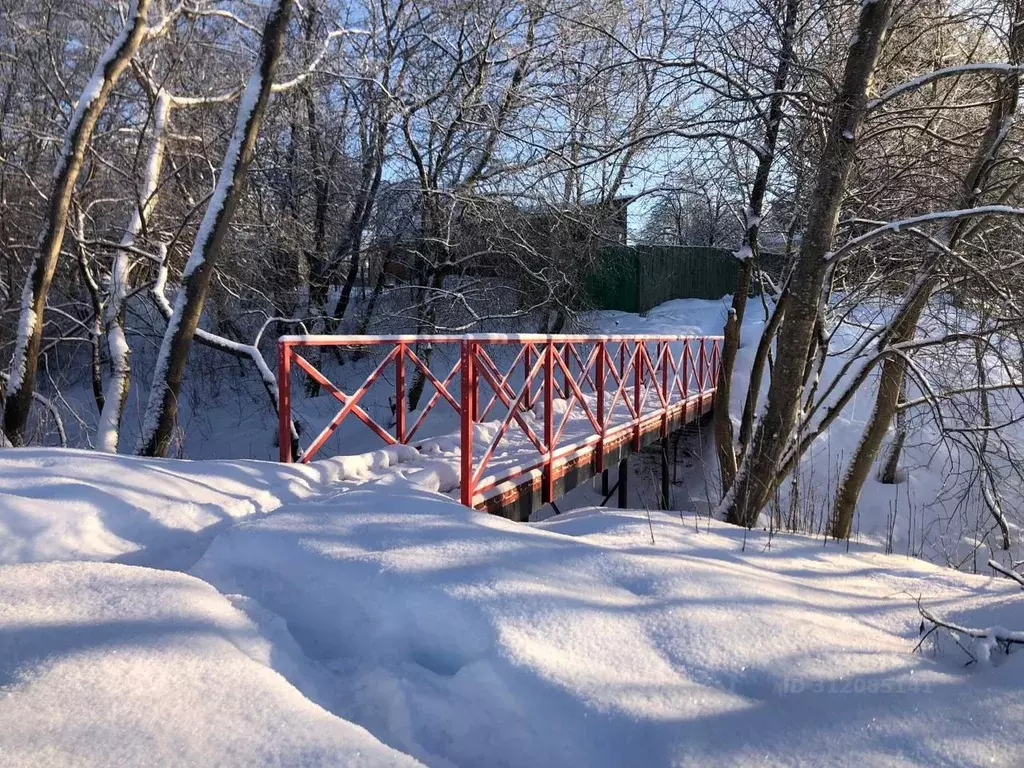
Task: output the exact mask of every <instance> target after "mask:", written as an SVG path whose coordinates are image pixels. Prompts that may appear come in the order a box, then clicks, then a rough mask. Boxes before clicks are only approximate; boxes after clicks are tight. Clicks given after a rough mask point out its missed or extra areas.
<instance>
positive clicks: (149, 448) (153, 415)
mask: <svg viewBox="0 0 1024 768" xmlns="http://www.w3.org/2000/svg"><path fill="white" fill-rule="evenodd" d="M293 4H294V0H278V2H277V3H276V4H275V5H274V6H273V7H272V8H271V10H270V15H269V16H268V18H267V22H266V25H265V26H264V28H263V38H262V42H261V45H260V53H259V57H258V59H257V62H256V68H255V70H254V71H253V74H252V76H251V77H250V78H249V83H248V85H246V88H245V93H243V95H242V101H241V103H240V104H239V107H238V115H237V116H236V118H235V129H234V133H233V135H232V137H231V143H230V145H229V146H228V150H227V153H226V154H225V156H224V165H223V167H222V168H221V173H220V177H219V178H218V179H217V186H216V189H215V190H214V193H213V197H212V199H211V200H210V204H209V205H208V206H207V209H206V213H205V215H204V216H203V222H202V224H201V225H200V227H199V232H198V234H197V235H196V240H195V243H194V245H193V247H192V253H191V255H190V256H189V260H188V263H187V264H186V265H185V271H184V273H183V274H182V279H181V288H180V289H179V290H178V294H177V297H176V298H175V301H174V314H173V315H172V316H171V320H170V321H169V322H168V323H167V329H166V330H165V331H164V338H163V342H162V344H161V345H160V353H159V355H158V357H157V363H156V369H155V371H154V374H153V385H152V387H151V388H150V393H149V403H148V405H147V406H146V417H145V421H144V423H143V427H142V434H141V436H140V437H139V444H138V446H137V448H136V453H139V454H141V455H144V456H164V455H166V453H167V449H168V447H169V446H170V442H171V436H172V433H173V430H174V424H175V420H176V417H177V411H178V393H179V391H180V389H181V382H182V378H183V377H184V373H185V363H186V361H187V359H188V353H189V349H190V348H191V345H192V339H193V337H194V335H195V332H196V327H197V326H198V325H199V318H200V316H201V315H202V312H203V304H204V302H205V300H206V295H207V293H208V292H209V288H210V281H211V279H212V277H213V268H214V265H215V263H216V260H217V255H218V253H219V251H220V247H221V244H222V243H223V241H224V237H225V236H226V235H227V232H228V229H229V227H230V224H231V217H232V215H233V213H234V210H235V206H236V205H237V204H238V198H239V197H240V195H241V191H242V185H243V183H244V181H245V174H246V171H247V170H248V167H249V162H250V160H251V159H252V153H253V149H254V148H255V145H256V137H257V135H258V134H259V129H260V124H261V122H262V120H263V114H264V112H265V111H266V106H267V102H268V100H269V99H270V91H271V86H272V84H273V77H274V70H275V69H276V68H277V62H278V59H279V58H280V54H281V49H282V45H283V42H284V36H285V31H286V29H287V27H288V16H289V14H290V13H291V9H292V5H293Z"/></svg>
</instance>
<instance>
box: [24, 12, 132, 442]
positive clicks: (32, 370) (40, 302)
mask: <svg viewBox="0 0 1024 768" xmlns="http://www.w3.org/2000/svg"><path fill="white" fill-rule="evenodd" d="M149 6H150V0H132V2H131V4H130V6H129V9H128V17H127V19H126V20H125V23H124V27H123V28H122V29H121V32H120V34H119V35H118V36H117V38H115V39H114V41H113V42H112V43H111V44H110V45H109V46H108V47H107V49H106V51H104V53H103V55H102V56H101V57H100V60H99V61H98V62H97V63H96V67H95V69H94V70H93V72H92V77H90V78H89V82H88V84H87V85H86V86H85V90H83V91H82V93H81V95H80V97H79V99H78V104H77V106H76V107H75V111H74V113H73V114H72V116H71V122H70V123H69V124H68V128H67V132H66V133H65V136H64V146H63V148H62V150H61V154H60V158H59V159H58V161H57V167H56V168H55V169H54V173H53V179H54V181H53V187H52V191H51V193H50V199H49V201H48V203H47V208H46V216H45V219H44V222H43V230H42V234H41V235H40V237H39V247H38V249H37V250H36V254H35V258H34V259H33V260H32V264H31V265H30V266H29V270H28V274H27V275H26V276H25V287H24V289H23V291H22V295H21V315H20V321H19V324H18V338H17V342H16V344H15V347H14V356H13V357H12V359H11V368H10V374H9V376H8V382H7V396H6V400H5V404H4V431H5V432H6V433H7V437H8V438H9V439H10V441H11V442H12V443H13V444H14V445H23V444H24V442H25V426H26V424H27V423H28V414H29V409H30V407H31V405H32V395H33V393H34V392H35V381H36V370H37V368H38V365H39V348H40V346H41V344H42V339H43V316H44V313H45V310H46V294H47V293H48V292H49V290H50V283H51V282H52V280H53V273H54V271H55V270H56V268H57V259H58V258H59V256H60V250H61V246H62V245H63V243H64V231H65V228H66V226H67V219H68V208H69V207H70V204H71V196H72V194H73V193H74V190H75V184H76V182H77V181H78V174H79V172H80V171H81V170H82V164H83V163H84V162H85V151H86V149H87V147H88V146H89V142H90V141H91V139H92V133H93V129H94V128H95V127H96V121H97V119H98V118H99V116H100V113H101V112H102V111H103V107H104V106H105V105H106V103H107V99H108V98H109V96H110V93H111V91H113V89H114V85H115V84H116V83H117V80H118V78H119V77H120V76H121V73H122V72H124V69H125V67H127V66H128V63H129V62H130V61H131V59H132V57H133V56H134V55H135V52H136V51H137V50H138V49H139V46H140V45H141V44H142V41H143V39H144V38H145V36H146V29H147V25H146V21H147V18H148V15H149Z"/></svg>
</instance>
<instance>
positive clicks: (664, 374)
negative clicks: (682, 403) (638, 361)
mask: <svg viewBox="0 0 1024 768" xmlns="http://www.w3.org/2000/svg"><path fill="white" fill-rule="evenodd" d="M668 351H669V349H668V342H667V341H659V342H658V361H659V362H658V364H659V365H660V366H661V394H662V396H663V397H664V398H665V404H664V405H662V407H661V408H662V410H663V411H664V412H665V413H664V414H663V415H662V417H661V436H662V437H668V406H669V402H671V400H672V391H671V390H670V389H669V388H668V359H667V358H668Z"/></svg>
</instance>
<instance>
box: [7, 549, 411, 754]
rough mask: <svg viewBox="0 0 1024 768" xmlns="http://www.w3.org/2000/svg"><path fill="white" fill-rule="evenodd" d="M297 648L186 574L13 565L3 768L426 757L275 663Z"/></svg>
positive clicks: (277, 628)
mask: <svg viewBox="0 0 1024 768" xmlns="http://www.w3.org/2000/svg"><path fill="white" fill-rule="evenodd" d="M233 601H234V602H235V603H236V604H238V605H240V606H241V607H242V608H245V607H247V604H246V602H245V601H244V599H242V598H235V599H234V600H233ZM275 639H276V640H278V642H276V643H275V642H274V640H275ZM287 646H288V643H287V633H286V630H285V629H284V628H283V626H282V625H281V622H280V620H276V619H271V618H267V625H266V626H263V627H257V626H256V625H255V624H253V622H252V621H250V620H249V619H248V618H246V616H245V614H244V613H243V612H242V611H241V610H239V608H237V607H235V606H234V605H232V601H231V600H229V599H227V598H225V597H223V596H222V595H220V594H218V593H217V591H216V590H215V589H213V588H212V587H211V586H209V585H208V584H204V583H203V582H201V581H199V580H198V579H195V578H192V577H190V576H186V575H184V574H179V573H172V572H169V571H157V570H150V569H146V568H135V567H131V566H126V565H111V564H105V563H50V564H38V565H21V566H7V567H4V568H0V723H2V724H3V725H2V728H0V764H3V765H5V766H29V765H32V766H41V767H45V768H50V767H51V766H63V765H67V766H72V765H74V766H83V765H95V766H111V765H124V766H129V765H130V766H135V765H160V766H165V765H166V766H171V765H210V766H213V765H237V766H253V765H287V766H313V765H317V766H321V765H322V766H328V765H330V766H337V765H346V766H371V765H372V766H384V765H401V766H406V765H409V766H411V765H414V764H415V761H413V760H411V759H410V758H408V757H406V756H404V755H401V754H399V753H397V752H395V751H394V750H391V749H389V748H387V747H385V746H384V745H383V744H381V743H380V742H379V741H378V740H377V739H375V738H374V737H373V736H371V735H370V734H369V733H367V732H366V731H365V730H363V729H362V728H359V727H357V726H355V725H352V724H351V723H347V722H345V721H344V720H341V719H339V718H337V717H335V716H333V715H331V714H330V713H328V712H325V711H324V710H323V709H321V708H320V707H318V706H317V705H316V704H314V703H312V702H311V701H309V700H308V699H307V698H305V697H303V696H302V695H301V694H300V693H299V692H298V691H297V690H296V689H295V688H294V687H293V686H291V685H290V684H289V683H288V682H287V681H286V680H285V679H284V677H282V676H281V675H280V674H279V673H278V672H275V671H274V669H273V667H275V666H278V665H280V666H282V667H283V668H284V669H283V671H285V673H286V674H287V672H288V664H289V662H288V661H287V659H285V658H283V652H286V650H287Z"/></svg>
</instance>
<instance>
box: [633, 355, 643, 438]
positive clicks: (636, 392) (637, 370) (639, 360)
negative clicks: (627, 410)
mask: <svg viewBox="0 0 1024 768" xmlns="http://www.w3.org/2000/svg"><path fill="white" fill-rule="evenodd" d="M643 343H644V342H642V341H635V342H633V410H634V411H635V413H636V416H635V418H636V424H635V425H634V427H633V449H634V450H636V451H639V450H640V417H641V416H642V415H643V414H641V413H640V388H641V387H642V386H643V378H644V377H643V371H644V357H643V355H641V354H640V345H641V344H643Z"/></svg>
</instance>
